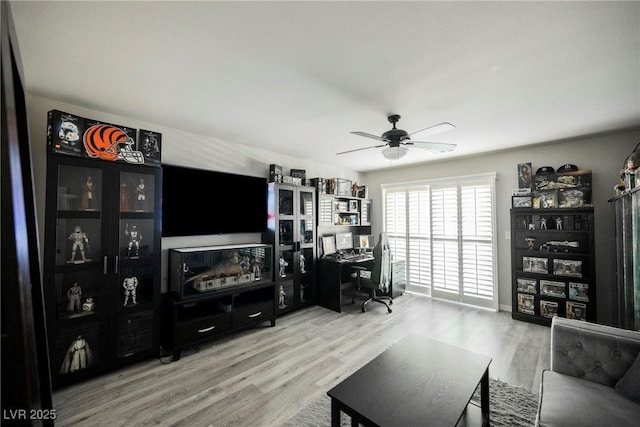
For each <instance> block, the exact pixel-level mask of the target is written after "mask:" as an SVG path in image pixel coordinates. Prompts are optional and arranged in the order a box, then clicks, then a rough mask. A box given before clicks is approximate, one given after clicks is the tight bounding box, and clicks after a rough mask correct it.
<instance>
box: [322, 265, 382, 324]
mask: <svg viewBox="0 0 640 427" xmlns="http://www.w3.org/2000/svg"><path fill="white" fill-rule="evenodd" d="M374 261H375V259H374V258H373V256H372V255H369V256H366V257H359V258H352V259H340V258H320V262H319V274H318V279H317V293H316V304H317V305H319V306H321V307H325V308H328V309H330V310H333V311H337V312H338V313H341V312H342V298H343V292H344V291H345V290H346V289H350V288H353V284H352V278H351V273H352V272H353V270H352V268H351V267H352V266H354V265H359V266H362V267H365V268H368V269H370V268H372V267H373V263H374ZM348 299H349V300H350V299H351V297H349V298H348ZM349 302H350V301H349Z"/></svg>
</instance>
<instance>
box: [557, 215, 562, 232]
mask: <svg viewBox="0 0 640 427" xmlns="http://www.w3.org/2000/svg"><path fill="white" fill-rule="evenodd" d="M556 230H562V218H561V217H557V218H556Z"/></svg>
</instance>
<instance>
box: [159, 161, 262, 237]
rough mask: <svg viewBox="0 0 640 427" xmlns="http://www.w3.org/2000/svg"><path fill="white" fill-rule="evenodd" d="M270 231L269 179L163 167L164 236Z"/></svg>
mask: <svg viewBox="0 0 640 427" xmlns="http://www.w3.org/2000/svg"><path fill="white" fill-rule="evenodd" d="M266 229H267V179H266V178H260V177H254V176H247V175H238V174H232V173H226V172H217V171H210V170H204V169H195V168H187V167H181V166H174V165H166V164H163V165H162V236H163V237H176V236H200V235H210V234H232V233H262V232H264V231H266Z"/></svg>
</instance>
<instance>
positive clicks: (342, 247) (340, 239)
mask: <svg viewBox="0 0 640 427" xmlns="http://www.w3.org/2000/svg"><path fill="white" fill-rule="evenodd" d="M349 249H353V233H351V232H348V233H336V250H337V251H346V250H349Z"/></svg>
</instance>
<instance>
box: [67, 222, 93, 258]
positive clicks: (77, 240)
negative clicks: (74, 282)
mask: <svg viewBox="0 0 640 427" xmlns="http://www.w3.org/2000/svg"><path fill="white" fill-rule="evenodd" d="M68 240H71V241H72V242H73V244H72V245H71V259H70V260H69V262H70V263H71V262H79V261H76V253H77V251H78V249H79V250H80V256H81V257H82V261H81V262H84V261H91V260H90V259H87V257H86V254H85V249H86V251H87V252H89V251H90V249H89V238H88V237H87V233H85V232H84V231H82V228H80V226H79V225H76V226H75V227H74V228H73V233H71V234H70V235H69V237H68Z"/></svg>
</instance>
